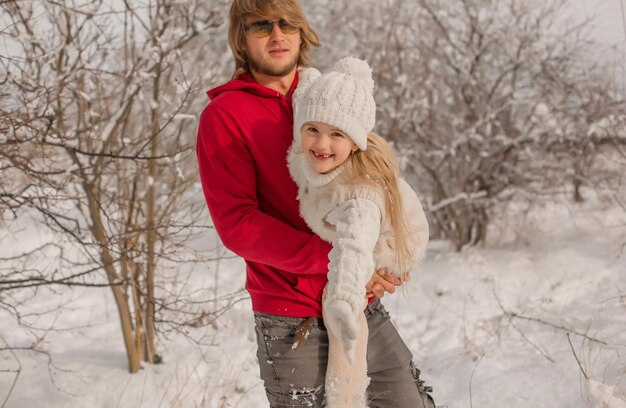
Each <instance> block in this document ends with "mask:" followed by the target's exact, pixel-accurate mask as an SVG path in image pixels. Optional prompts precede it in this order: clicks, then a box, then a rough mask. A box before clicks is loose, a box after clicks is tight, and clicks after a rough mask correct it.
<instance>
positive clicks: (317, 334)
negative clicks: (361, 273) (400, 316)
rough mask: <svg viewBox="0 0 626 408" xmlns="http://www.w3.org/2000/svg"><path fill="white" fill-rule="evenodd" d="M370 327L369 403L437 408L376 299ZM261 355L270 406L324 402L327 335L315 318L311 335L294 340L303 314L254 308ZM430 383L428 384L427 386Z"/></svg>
mask: <svg viewBox="0 0 626 408" xmlns="http://www.w3.org/2000/svg"><path fill="white" fill-rule="evenodd" d="M365 316H366V318H367V324H368V327H369V338H368V344H367V370H368V372H367V375H368V376H369V377H370V379H371V380H370V384H369V386H368V388H367V396H368V407H370V408H433V407H434V403H433V402H432V398H431V397H430V395H428V394H427V393H426V391H430V390H429V389H428V387H424V386H423V382H422V381H421V380H420V379H419V374H420V372H419V370H418V369H417V368H416V367H415V366H414V365H413V361H412V358H413V356H412V355H411V352H410V351H409V349H408V347H407V346H406V345H405V344H404V342H403V341H402V338H400V335H399V334H398V331H397V330H396V328H395V327H394V326H393V324H392V323H391V321H390V319H389V314H388V313H387V311H386V310H385V307H384V306H383V305H382V303H381V302H380V301H379V300H378V299H377V300H375V301H373V302H372V303H370V304H369V305H368V306H367V308H366V309H365ZM254 319H255V324H256V327H255V331H256V337H257V343H258V351H257V357H258V359H259V367H260V371H261V379H262V380H263V382H264V383H265V392H266V394H267V398H268V400H269V402H270V407H271V408H287V407H289V408H297V407H324V406H325V401H324V374H325V372H326V363H327V360H328V334H327V332H326V328H325V327H324V323H323V321H322V319H313V320H311V321H310V322H311V323H312V326H311V327H310V329H309V330H308V331H309V332H310V333H309V336H308V337H307V339H306V340H305V341H299V343H300V344H298V345H297V347H296V345H294V342H295V339H296V328H298V326H299V325H301V324H302V323H303V322H304V321H305V319H304V318H294V317H284V316H275V315H269V314H264V313H255V315H254ZM425 388H426V389H425Z"/></svg>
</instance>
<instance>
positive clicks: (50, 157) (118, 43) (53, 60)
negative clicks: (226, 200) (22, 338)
mask: <svg viewBox="0 0 626 408" xmlns="http://www.w3.org/2000/svg"><path fill="white" fill-rule="evenodd" d="M221 3H223V2H219V1H214V2H209V3H207V2H203V1H199V0H196V1H190V2H184V3H181V2H176V1H147V2H135V1H132V0H125V1H124V2H122V3H120V4H109V2H104V1H102V0H92V1H72V0H59V1H33V2H19V1H10V2H3V3H1V4H0V10H2V13H5V14H3V20H6V24H5V26H6V28H5V29H4V30H3V31H2V32H1V33H0V35H1V36H2V39H3V40H4V41H5V43H7V44H9V47H8V52H7V55H2V56H0V69H1V70H2V71H0V75H1V77H0V83H2V91H1V92H2V93H3V94H4V95H3V96H6V97H3V98H2V100H3V102H2V103H1V104H0V129H1V130H2V133H3V134H6V136H5V137H3V138H2V139H1V140H0V168H1V169H2V174H3V178H5V179H6V180H7V181H8V182H7V183H4V182H3V183H2V187H1V190H0V205H1V206H2V209H3V211H5V212H6V211H8V213H5V216H6V215H7V214H11V213H12V214H13V217H17V216H25V214H27V215H30V216H34V217H36V218H38V219H39V220H40V221H41V222H42V223H43V224H44V225H45V226H46V227H47V228H49V229H50V231H52V233H53V235H51V237H52V238H51V240H52V241H51V242H43V243H41V245H40V246H38V247H37V248H36V249H35V250H32V251H28V252H26V253H22V254H18V255H16V256H12V257H11V258H10V259H6V261H10V263H7V264H6V265H7V267H6V268H7V269H8V271H7V273H6V274H4V275H3V277H2V279H1V280H0V291H15V290H19V289H28V288H31V289H32V288H36V287H38V286H41V285H49V284H64V285H86V286H96V287H97V286H105V287H109V288H110V289H111V291H112V294H113V296H114V299H115V302H116V305H117V309H118V312H119V318H120V322H121V327H122V332H123V338H124V343H125V347H126V351H127V356H128V364H129V369H130V371H131V372H135V371H137V370H138V369H139V368H140V361H141V360H142V359H144V360H145V361H147V362H150V363H154V362H157V360H158V356H157V355H156V352H155V332H156V328H155V315H156V311H157V310H156V309H157V307H161V309H162V311H163V312H164V313H165V312H167V311H168V310H169V308H171V307H172V304H171V303H170V302H168V301H167V300H166V299H163V298H162V297H163V296H165V291H166V290H167V289H171V284H169V283H167V281H166V280H165V277H164V276H162V277H161V279H160V280H159V279H158V278H157V273H156V271H157V268H158V267H159V265H161V267H162V268H165V267H168V266H167V265H169V268H173V267H174V266H175V265H180V264H183V263H185V262H187V260H190V262H191V261H199V260H202V259H206V258H208V256H206V254H204V255H203V254H201V253H196V252H193V249H192V248H191V247H189V245H188V243H189V242H190V240H191V239H192V238H193V237H194V236H195V235H197V234H198V233H199V232H204V231H206V228H207V227H206V226H203V222H201V221H202V220H203V219H204V217H205V216H206V213H205V207H204V203H203V201H202V197H201V193H200V192H199V189H198V182H197V176H196V172H197V170H196V164H195V160H194V158H195V149H194V147H195V120H194V119H195V114H196V113H197V112H198V111H199V110H200V107H199V104H203V103H204V102H205V99H204V98H205V97H204V95H203V92H202V89H203V88H204V87H206V86H207V82H210V80H211V79H213V80H221V79H222V75H223V72H224V71H225V65H226V63H225V62H224V60H223V59H221V58H207V56H206V55H204V54H203V52H204V51H206V50H207V49H211V48H210V47H211V46H212V44H211V41H212V38H213V36H212V34H213V33H215V32H216V31H217V30H223V12H224V10H225V7H224V4H221ZM221 49H223V47H217V48H216V50H221ZM214 52H215V51H213V50H211V54H212V55H215V54H213V53H214ZM229 62H230V61H227V63H229ZM187 112H193V113H194V115H189V114H188V113H187ZM9 218H10V215H9ZM42 252H43V253H45V254H46V257H47V259H49V260H54V263H55V264H56V265H59V266H58V267H56V268H50V265H49V263H48V264H46V262H45V259H44V260H43V261H41V260H40V261H39V262H38V263H37V264H35V266H33V267H30V268H28V267H26V265H29V264H30V261H31V260H32V259H33V257H34V256H35V255H36V254H41V253H42ZM31 265H32V264H31ZM42 265H45V266H42ZM50 270H52V272H50ZM102 272H104V274H102ZM103 278H104V279H103ZM159 281H160V282H161V283H160V288H159V286H158V285H159ZM158 289H161V291H162V292H163V293H162V294H161V295H158V294H157V290H158ZM0 293H1V292H0Z"/></svg>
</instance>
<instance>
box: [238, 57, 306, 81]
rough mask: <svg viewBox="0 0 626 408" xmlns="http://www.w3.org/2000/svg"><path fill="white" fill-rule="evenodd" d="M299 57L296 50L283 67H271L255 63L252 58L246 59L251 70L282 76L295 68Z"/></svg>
mask: <svg viewBox="0 0 626 408" xmlns="http://www.w3.org/2000/svg"><path fill="white" fill-rule="evenodd" d="M299 58H300V53H299V50H298V53H296V55H294V57H293V60H291V62H290V63H289V64H287V65H285V66H284V67H283V68H272V67H268V66H266V65H262V64H257V62H256V61H254V60H253V59H250V60H249V61H248V66H249V67H250V69H251V70H254V71H256V72H258V73H260V74H263V75H267V76H272V77H283V76H285V75H287V74H289V73H290V72H291V71H293V70H294V68H296V66H297V65H298V59H299Z"/></svg>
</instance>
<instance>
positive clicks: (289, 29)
mask: <svg viewBox="0 0 626 408" xmlns="http://www.w3.org/2000/svg"><path fill="white" fill-rule="evenodd" d="M274 24H278V28H279V29H280V31H282V33H283V34H295V33H297V32H298V31H300V27H296V26H295V25H292V24H290V23H288V22H287V21H285V20H283V19H282V18H281V19H280V20H260V21H255V22H252V23H250V24H247V25H245V26H244V28H245V29H246V33H250V34H252V35H253V36H255V37H258V38H261V37H267V36H268V35H270V34H271V33H272V30H273V29H274Z"/></svg>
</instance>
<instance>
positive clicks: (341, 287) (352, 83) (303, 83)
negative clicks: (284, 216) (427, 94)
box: [288, 57, 428, 408]
mask: <svg viewBox="0 0 626 408" xmlns="http://www.w3.org/2000/svg"><path fill="white" fill-rule="evenodd" d="M373 89H374V81H373V79H372V71H371V69H370V67H369V66H368V65H367V63H366V62H364V61H361V60H359V59H355V58H351V57H347V58H343V59H341V60H339V61H338V62H337V63H336V64H335V67H334V68H333V69H332V70H331V71H330V72H328V73H326V74H324V75H321V74H320V73H319V72H317V71H315V70H307V72H306V76H305V75H302V76H301V77H300V82H299V85H298V89H297V90H296V93H295V94H294V110H295V117H294V142H293V145H292V147H291V149H290V152H289V157H288V162H289V171H290V173H291V176H292V178H293V179H294V180H295V182H296V184H297V185H298V199H299V201H300V212H301V214H302V216H303V218H304V220H305V221H306V222H307V224H308V225H309V226H310V228H311V229H312V230H313V232H315V233H316V234H317V235H319V236H320V237H321V238H322V239H324V240H326V241H328V242H331V243H332V244H333V249H332V250H331V252H330V254H329V259H330V264H329V271H328V285H327V286H326V289H325V294H324V301H323V314H324V324H325V325H326V327H327V329H328V335H329V358H328V367H327V371H326V400H327V404H328V406H329V407H331V408H336V407H350V408H354V407H365V405H366V395H365V394H366V393H365V390H366V388H367V385H368V378H367V365H366V350H367V337H368V328H367V322H366V320H365V317H364V314H363V309H364V308H365V306H366V305H367V300H366V290H365V286H366V283H367V282H368V281H369V279H370V277H371V275H372V273H373V271H375V270H377V269H385V270H387V271H388V272H390V273H392V274H393V275H395V276H397V277H404V273H405V272H408V271H409V270H414V269H415V267H416V266H417V264H418V263H419V261H420V260H421V259H422V258H423V256H424V252H425V250H426V243H427V242H428V223H427V221H426V217H425V215H424V211H423V210H422V206H421V204H420V202H419V199H418V198H417V195H416V194H415V192H414V191H413V190H412V189H411V187H409V185H408V184H407V183H406V182H405V181H404V180H402V179H401V178H399V177H398V164H397V161H396V158H395V154H394V152H393V149H392V148H391V147H390V146H389V144H388V143H387V142H386V141H385V140H384V139H383V138H381V137H380V136H378V135H376V134H374V133H372V132H371V131H372V129H373V127H374V122H375V112H376V105H375V102H374V97H373V94H372V92H373Z"/></svg>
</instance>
